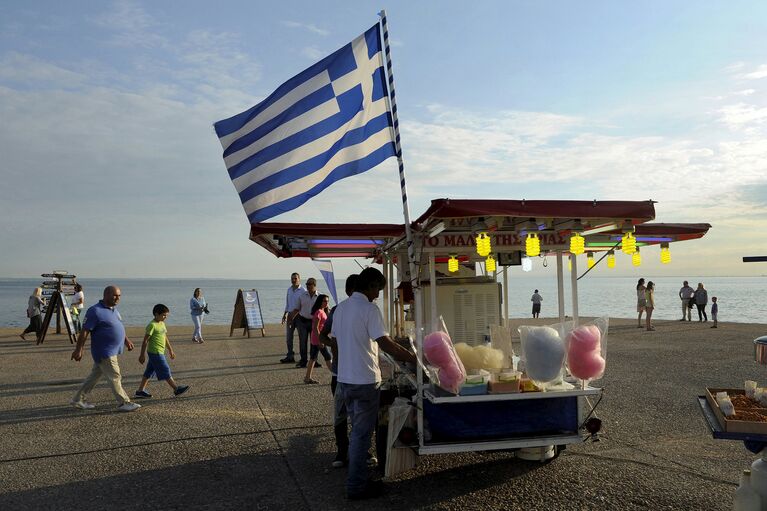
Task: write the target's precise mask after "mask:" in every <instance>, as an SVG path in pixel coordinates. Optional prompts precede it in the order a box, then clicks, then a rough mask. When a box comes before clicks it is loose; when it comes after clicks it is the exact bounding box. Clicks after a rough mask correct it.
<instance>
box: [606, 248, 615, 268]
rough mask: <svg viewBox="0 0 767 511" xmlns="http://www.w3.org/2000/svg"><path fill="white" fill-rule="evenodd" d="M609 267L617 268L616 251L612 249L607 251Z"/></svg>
mask: <svg viewBox="0 0 767 511" xmlns="http://www.w3.org/2000/svg"><path fill="white" fill-rule="evenodd" d="M607 267H608V268H615V251H614V250H610V251H609V252H607Z"/></svg>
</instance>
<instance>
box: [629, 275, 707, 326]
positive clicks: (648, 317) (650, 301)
mask: <svg viewBox="0 0 767 511" xmlns="http://www.w3.org/2000/svg"><path fill="white" fill-rule="evenodd" d="M636 293H637V328H642V327H643V326H644V328H646V329H647V330H648V331H652V330H655V327H654V326H653V324H652V314H653V311H654V310H655V283H654V282H653V281H649V282H647V284H646V285H645V279H639V281H638V282H637V286H636ZM679 299H680V300H681V301H682V319H680V320H679V321H685V320H687V321H691V320H692V319H691V318H692V307H693V305H694V306H695V307H696V308H697V309H698V321H700V322H707V321H708V315H707V314H706V306H707V305H708V291H706V288H705V287H703V283H702V282H698V287H697V289H693V288H692V287H690V284H689V282H687V281H686V280H685V281H684V282H683V283H682V287H681V288H680V289H679ZM642 313H644V314H645V323H644V325H642ZM718 314H719V304H718V303H717V298H716V296H714V297H712V298H711V319H712V320H713V321H714V324H713V325H712V326H711V328H718V321H717V316H718Z"/></svg>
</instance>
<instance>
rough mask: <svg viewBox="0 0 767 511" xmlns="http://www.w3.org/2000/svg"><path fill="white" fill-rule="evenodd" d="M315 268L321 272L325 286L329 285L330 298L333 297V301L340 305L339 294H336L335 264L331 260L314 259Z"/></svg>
mask: <svg viewBox="0 0 767 511" xmlns="http://www.w3.org/2000/svg"><path fill="white" fill-rule="evenodd" d="M312 261H314V264H315V266H317V269H318V270H320V273H321V274H322V278H324V279H325V284H327V285H328V291H330V296H332V297H333V301H334V302H335V303H336V305H338V293H336V278H335V275H334V274H333V262H332V261H331V260H330V259H314V258H312Z"/></svg>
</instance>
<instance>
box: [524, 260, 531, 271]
mask: <svg viewBox="0 0 767 511" xmlns="http://www.w3.org/2000/svg"><path fill="white" fill-rule="evenodd" d="M532 269H533V260H532V259H530V258H529V257H523V258H522V271H530V270H532Z"/></svg>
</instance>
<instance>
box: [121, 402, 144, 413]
mask: <svg viewBox="0 0 767 511" xmlns="http://www.w3.org/2000/svg"><path fill="white" fill-rule="evenodd" d="M139 408H141V405H140V404H138V403H123V404H121V405H120V406H118V407H117V409H118V410H120V411H121V412H135V411H136V410H138V409H139Z"/></svg>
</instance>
